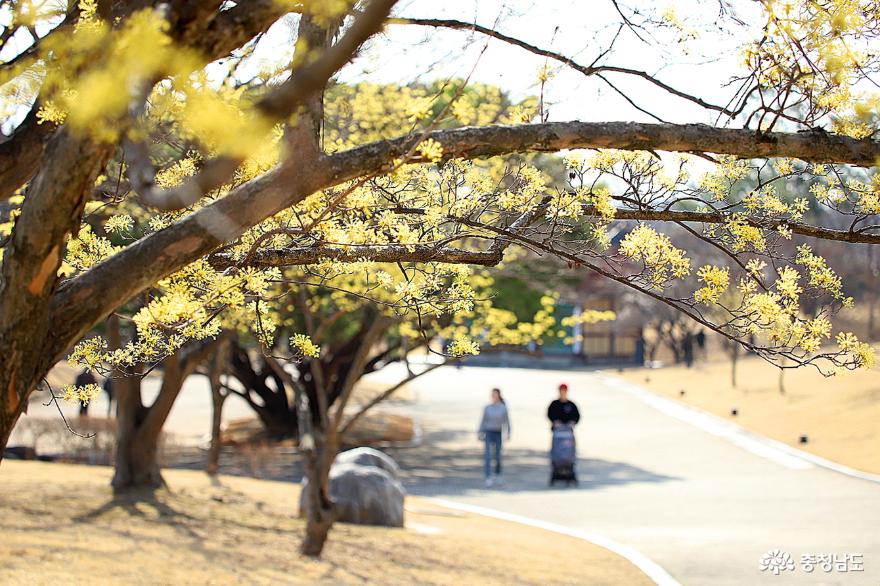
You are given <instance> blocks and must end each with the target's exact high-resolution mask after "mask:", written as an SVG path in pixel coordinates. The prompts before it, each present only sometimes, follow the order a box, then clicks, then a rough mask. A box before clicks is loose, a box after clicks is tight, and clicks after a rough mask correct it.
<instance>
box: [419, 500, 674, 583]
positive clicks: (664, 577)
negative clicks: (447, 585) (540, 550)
mask: <svg viewBox="0 0 880 586" xmlns="http://www.w3.org/2000/svg"><path fill="white" fill-rule="evenodd" d="M422 500H427V501H429V502H434V503H436V504H438V505H440V506H442V507H447V508H449V509H456V510H459V511H465V512H467V513H474V514H475V515H483V516H485V517H493V518H495V519H501V520H502V521H511V522H513V523H520V524H522V525H529V526H531V527H537V528H538V529H544V530H546V531H553V532H554V533H560V534H562V535H568V536H569V537H574V538H576V539H583V540H584V541H589V542H590V543H593V544H595V545H598V546H599V547H604V548H605V549H607V550H608V551H612V552H614V553H616V554H617V555H619V556H621V557H622V558H624V559H626V560H628V561H629V562H630V563H632V564H633V565H634V566H635V567H637V568H638V569H640V570H641V571H642V572H644V574H645V575H646V576H648V578H650V579H651V580H652V581H653V582H654V583H655V584H657V586H681V583H680V582H679V581H678V580H676V579H675V578H673V577H672V576H671V575H670V574H669V572H667V571H666V570H664V569H663V568H662V567H661V566H660V564H658V563H657V562H655V561H654V560H652V559H651V558H649V557H648V556H646V555H645V554H643V553H642V552H640V551H638V550H636V549H633V548H632V547H630V546H628V545H624V544H622V543H618V542H616V541H614V540H613V539H609V538H608V537H605V536H603V535H597V534H595V533H590V532H588V531H581V530H579V529H571V528H569V527H564V526H562V525H557V524H555V523H548V522H546V521H541V520H539V519H532V518H530V517H523V516H521V515H515V514H513V513H505V512H504V511H497V510H495V509H488V508H486V507H480V506H477V505H468V504H465V503H459V502H456V501H450V500H446V499H439V498H427V497H423V499H422Z"/></svg>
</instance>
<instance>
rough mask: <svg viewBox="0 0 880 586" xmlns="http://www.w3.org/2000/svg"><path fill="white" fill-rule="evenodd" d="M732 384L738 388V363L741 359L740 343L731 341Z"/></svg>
mask: <svg viewBox="0 0 880 586" xmlns="http://www.w3.org/2000/svg"><path fill="white" fill-rule="evenodd" d="M730 345H731V347H730V384H731V386H732V387H733V388H736V364H737V360H738V359H739V344H737V343H736V342H730Z"/></svg>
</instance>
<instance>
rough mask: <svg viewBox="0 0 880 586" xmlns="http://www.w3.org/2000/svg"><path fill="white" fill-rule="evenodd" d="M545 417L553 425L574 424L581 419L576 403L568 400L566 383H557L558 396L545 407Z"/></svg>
mask: <svg viewBox="0 0 880 586" xmlns="http://www.w3.org/2000/svg"><path fill="white" fill-rule="evenodd" d="M547 418H548V419H549V420H550V421H551V422H552V423H553V427H559V426H560V425H564V424H571V425H575V424H577V422H578V421H580V420H581V414H580V412H579V411H578V408H577V405H575V404H574V403H573V402H572V401H569V400H568V385H567V384H565V383H563V384H561V385H559V398H558V399H556V400H555V401H553V402H552V403H550V407H548V408H547Z"/></svg>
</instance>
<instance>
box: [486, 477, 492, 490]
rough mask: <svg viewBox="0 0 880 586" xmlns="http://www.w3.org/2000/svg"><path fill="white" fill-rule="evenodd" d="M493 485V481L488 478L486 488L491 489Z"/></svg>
mask: <svg viewBox="0 0 880 586" xmlns="http://www.w3.org/2000/svg"><path fill="white" fill-rule="evenodd" d="M492 484H493V482H492V479H491V478H487V479H486V488H489V487H490V486H492Z"/></svg>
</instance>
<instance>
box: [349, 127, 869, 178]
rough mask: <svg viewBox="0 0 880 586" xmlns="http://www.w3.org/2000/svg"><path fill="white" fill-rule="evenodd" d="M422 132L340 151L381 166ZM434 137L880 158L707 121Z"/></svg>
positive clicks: (497, 145)
mask: <svg viewBox="0 0 880 586" xmlns="http://www.w3.org/2000/svg"><path fill="white" fill-rule="evenodd" d="M420 138H422V137H413V136H406V137H401V138H397V139H394V140H388V141H380V142H375V143H371V144H368V145H365V146H362V147H359V148H356V149H352V150H350V151H345V152H342V153H338V154H337V155H334V156H336V157H339V158H346V159H348V160H349V161H351V162H352V164H356V165H358V166H362V165H363V166H368V167H371V168H377V167H378V166H380V164H383V163H384V162H385V161H388V160H390V159H391V158H393V157H395V156H400V155H401V154H403V153H406V152H407V151H408V150H409V149H410V148H411V147H412V146H413V143H415V142H418V141H419V139H420ZM428 138H432V139H434V140H436V141H437V142H439V143H440V144H441V145H442V146H443V152H444V157H445V158H447V159H451V158H465V159H472V158H476V157H490V156H497V155H506V154H510V153H521V152H556V151H560V150H564V149H617V150H624V151H634V150H643V151H652V150H657V151H673V152H682V153H717V154H728V155H733V156H736V157H740V158H764V157H791V158H795V159H802V160H804V161H811V162H823V163H845V164H851V165H858V166H863V167H871V166H874V165H875V164H876V163H877V160H878V158H880V142H878V141H876V140H872V139H855V138H850V137H848V136H842V135H838V134H830V133H827V132H823V131H814V132H771V133H768V134H758V133H755V132H754V131H752V130H745V129H733V128H716V127H714V126H708V125H705V124H648V123H641V122H579V121H573V122H547V123H544V124H522V125H517V126H504V125H493V126H479V127H476V126H473V127H465V128H456V129H452V130H438V131H435V132H432V133H430V134H429V135H428V136H427V137H424V139H428Z"/></svg>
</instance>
